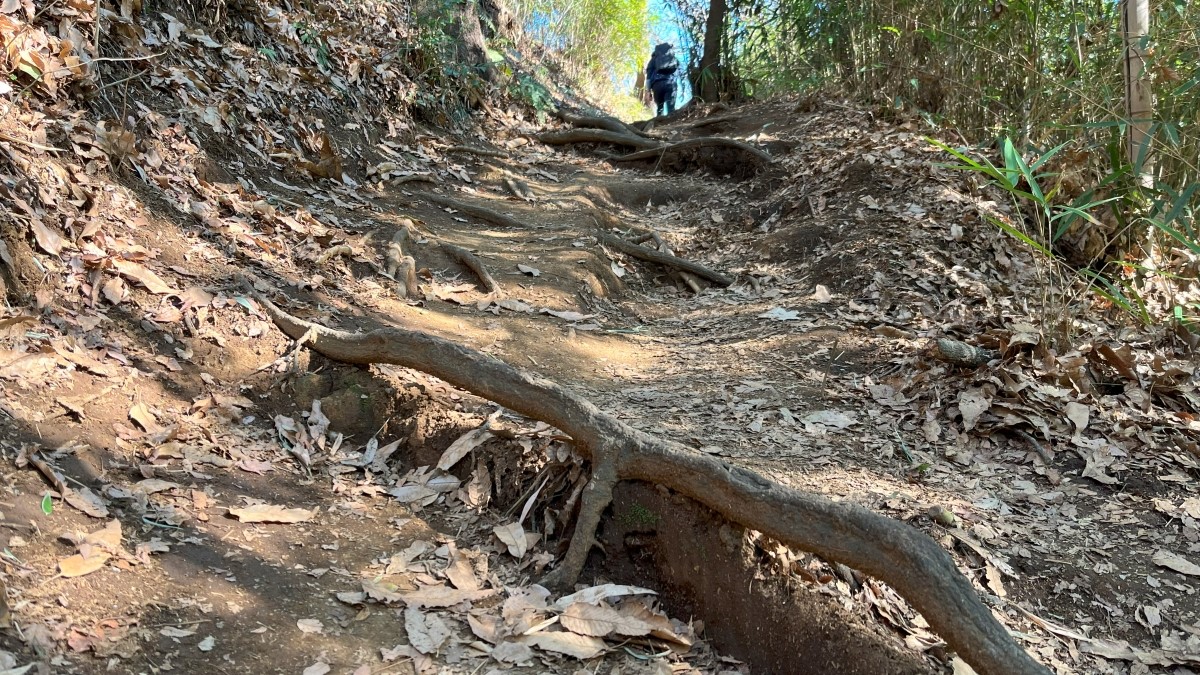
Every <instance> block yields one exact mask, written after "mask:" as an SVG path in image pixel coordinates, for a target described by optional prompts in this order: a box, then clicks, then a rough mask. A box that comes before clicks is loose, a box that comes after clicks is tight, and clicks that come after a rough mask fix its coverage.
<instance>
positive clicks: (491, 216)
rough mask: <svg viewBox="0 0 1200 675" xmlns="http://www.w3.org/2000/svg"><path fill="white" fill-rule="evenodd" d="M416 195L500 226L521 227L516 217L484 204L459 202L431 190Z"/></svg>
mask: <svg viewBox="0 0 1200 675" xmlns="http://www.w3.org/2000/svg"><path fill="white" fill-rule="evenodd" d="M417 196H418V197H420V198H421V199H425V200H427V201H431V202H433V203H434V204H440V205H442V206H448V207H450V208H452V209H456V210H458V211H462V212H463V213H465V214H467V215H469V216H475V217H476V218H478V219H480V220H486V221H488V222H489V223H491V224H493V225H499V226H501V227H514V228H519V227H522V225H521V221H519V220H517V219H516V218H513V217H512V216H509V215H505V214H503V213H500V212H499V211H496V210H495V209H489V208H488V207H486V206H478V205H476V204H471V203H469V202H461V201H459V200H457V199H451V198H449V197H443V196H441V195H435V194H433V193H432V192H419V193H417Z"/></svg>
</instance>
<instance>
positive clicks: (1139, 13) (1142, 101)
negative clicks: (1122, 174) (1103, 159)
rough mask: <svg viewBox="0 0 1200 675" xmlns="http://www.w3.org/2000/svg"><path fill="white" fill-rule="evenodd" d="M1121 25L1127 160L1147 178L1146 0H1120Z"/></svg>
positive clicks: (1150, 99)
mask: <svg viewBox="0 0 1200 675" xmlns="http://www.w3.org/2000/svg"><path fill="white" fill-rule="evenodd" d="M1121 29H1122V30H1123V31H1124V34H1125V35H1124V37H1125V118H1126V120H1127V121H1128V122H1129V145H1128V147H1127V148H1126V153H1127V155H1128V159H1129V163H1130V164H1131V165H1132V166H1133V169H1134V171H1136V172H1137V173H1138V174H1139V175H1140V176H1141V178H1142V182H1143V184H1146V183H1148V181H1149V180H1150V173H1151V172H1150V166H1151V164H1150V145H1151V141H1152V140H1153V137H1152V136H1151V134H1150V127H1151V123H1152V121H1153V119H1154V95H1153V92H1152V91H1151V90H1150V77H1149V75H1148V74H1147V73H1146V51H1147V49H1146V38H1147V37H1148V35H1149V33H1150V0H1121Z"/></svg>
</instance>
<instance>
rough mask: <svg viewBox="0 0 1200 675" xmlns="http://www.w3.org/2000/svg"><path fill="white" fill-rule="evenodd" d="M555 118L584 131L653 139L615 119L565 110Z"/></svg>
mask: <svg viewBox="0 0 1200 675" xmlns="http://www.w3.org/2000/svg"><path fill="white" fill-rule="evenodd" d="M554 115H555V117H557V118H558V119H560V120H562V121H564V122H566V123H567V124H570V125H572V126H576V127H581V128H584V129H607V130H608V131H612V132H615V133H618V134H633V135H635V136H641V137H643V138H651V136H650V134H648V133H646V132H645V131H642V130H641V129H639V128H637V127H635V126H633V125H632V124H626V123H625V122H622V121H621V120H619V119H617V118H615V117H593V116H591V115H575V114H573V113H569V112H567V111H565V110H558V111H555V113H554Z"/></svg>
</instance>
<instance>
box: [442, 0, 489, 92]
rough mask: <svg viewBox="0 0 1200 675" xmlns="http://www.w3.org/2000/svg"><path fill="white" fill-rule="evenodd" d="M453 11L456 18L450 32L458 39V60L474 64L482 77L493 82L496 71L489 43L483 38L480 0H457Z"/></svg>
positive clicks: (452, 8)
mask: <svg viewBox="0 0 1200 675" xmlns="http://www.w3.org/2000/svg"><path fill="white" fill-rule="evenodd" d="M451 11H452V12H453V13H454V20H453V22H452V23H451V24H450V32H451V35H453V36H454V37H455V38H456V39H457V40H458V60H459V61H460V62H461V63H464V64H466V65H469V66H474V67H475V68H476V69H477V70H478V71H479V76H480V77H482V78H483V79H484V80H486V81H487V82H491V81H492V80H493V78H494V74H495V73H494V72H493V70H492V64H491V63H490V62H489V60H488V55H487V43H486V42H485V41H484V39H483V28H482V26H481V25H480V21H479V6H478V0H457V1H456V2H455V3H454V4H453V5H451Z"/></svg>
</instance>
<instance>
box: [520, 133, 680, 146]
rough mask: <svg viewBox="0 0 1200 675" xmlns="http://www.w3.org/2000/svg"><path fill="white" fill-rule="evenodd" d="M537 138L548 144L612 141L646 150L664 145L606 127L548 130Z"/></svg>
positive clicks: (616, 143)
mask: <svg viewBox="0 0 1200 675" xmlns="http://www.w3.org/2000/svg"><path fill="white" fill-rule="evenodd" d="M536 138H537V139H538V140H539V141H541V142H543V143H545V144H546V145H570V144H572V143H612V144H613V145H627V146H629V147H631V148H638V149H639V150H645V149H648V148H658V147H662V143H660V142H659V141H654V140H651V139H649V138H643V137H641V136H634V135H633V134H630V133H619V132H616V131H608V130H605V129H568V130H566V131H548V132H546V133H544V134H538V135H537V136H536Z"/></svg>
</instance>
